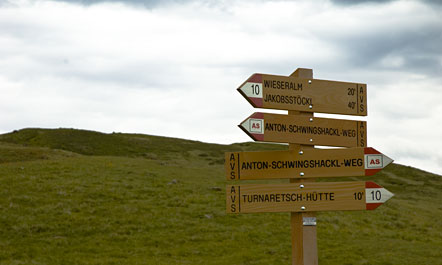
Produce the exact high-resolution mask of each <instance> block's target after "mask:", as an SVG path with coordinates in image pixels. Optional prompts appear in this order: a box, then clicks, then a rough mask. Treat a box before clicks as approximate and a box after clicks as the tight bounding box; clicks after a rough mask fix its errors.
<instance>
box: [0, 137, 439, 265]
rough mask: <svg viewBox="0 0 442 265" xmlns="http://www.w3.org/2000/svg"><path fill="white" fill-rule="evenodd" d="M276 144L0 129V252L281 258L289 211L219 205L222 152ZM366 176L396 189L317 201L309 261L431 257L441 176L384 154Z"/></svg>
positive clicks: (144, 258) (208, 260) (36, 260)
mask: <svg viewBox="0 0 442 265" xmlns="http://www.w3.org/2000/svg"><path fill="white" fill-rule="evenodd" d="M281 148H285V147H284V146H281V145H270V144H255V143H243V144H234V145H214V144H206V143H201V142H194V141H187V140H182V139H173V138H165V137H156V136H148V135H131V134H122V133H114V134H101V133H98V132H89V131H80V130H73V129H58V130H43V129H26V130H20V131H16V132H14V133H10V134H5V135H0V187H2V188H1V189H0V213H1V215H0V235H1V237H0V264H290V258H291V251H290V223H289V214H288V213H261V214H242V215H227V214H225V185H226V184H227V181H226V180H225V177H224V169H223V155H224V152H226V151H234V150H264V149H268V150H274V149H281ZM363 179H364V178H328V179H325V180H322V181H341V180H363ZM366 179H367V180H368V179H371V180H374V181H375V182H377V183H379V184H381V185H383V186H384V187H386V188H387V189H388V190H390V191H392V192H393V193H395V197H393V198H392V199H391V200H389V201H388V202H387V203H386V204H384V205H383V206H381V207H379V208H378V209H376V210H374V211H348V212H346V211H341V212H320V213H318V214H317V218H318V226H317V229H318V253H319V263H320V264H340V265H342V264H442V205H441V203H440V202H441V201H442V179H441V176H438V175H434V174H431V173H427V172H424V171H420V170H417V169H414V168H410V167H404V166H401V165H396V164H393V165H390V166H388V167H387V168H386V169H384V170H383V171H382V172H380V173H378V174H377V175H375V177H374V178H366ZM243 183H247V181H244V182H243Z"/></svg>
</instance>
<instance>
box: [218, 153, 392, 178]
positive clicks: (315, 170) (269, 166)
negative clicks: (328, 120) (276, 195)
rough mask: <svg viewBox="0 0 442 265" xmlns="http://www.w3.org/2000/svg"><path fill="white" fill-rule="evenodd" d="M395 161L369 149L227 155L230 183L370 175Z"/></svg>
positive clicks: (226, 163) (226, 167)
mask: <svg viewBox="0 0 442 265" xmlns="http://www.w3.org/2000/svg"><path fill="white" fill-rule="evenodd" d="M391 162H393V160H392V159H391V158H389V157H388V156H386V155H384V154H382V153H380V152H379V151H377V150H376V149H374V148H370V147H365V148H363V147H355V148H339V149H306V150H300V149H298V150H289V151H265V152H227V153H225V163H224V166H225V172H226V179H227V180H240V179H241V180H246V179H284V178H313V177H336V176H341V177H347V176H349V177H350V176H371V175H374V174H375V173H376V172H378V171H380V170H382V169H383V168H384V167H386V166H387V165H389V164H390V163H391Z"/></svg>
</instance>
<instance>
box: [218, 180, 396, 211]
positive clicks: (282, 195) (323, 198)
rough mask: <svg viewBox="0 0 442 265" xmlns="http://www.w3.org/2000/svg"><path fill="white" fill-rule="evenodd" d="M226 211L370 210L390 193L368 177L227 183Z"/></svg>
mask: <svg viewBox="0 0 442 265" xmlns="http://www.w3.org/2000/svg"><path fill="white" fill-rule="evenodd" d="M226 191H227V194H226V195H227V196H226V209H227V213H268V212H306V211H309V212H317V211H343V210H374V209H376V208H377V207H379V206H380V205H381V204H383V203H384V202H386V201H387V200H388V199H390V198H391V197H392V196H393V194H392V193H391V192H389V191H388V190H386V189H385V188H383V187H381V186H380V185H378V184H376V183H374V182H370V181H351V182H350V181H347V182H310V183H297V184H293V183H291V184H249V185H229V186H227V188H226Z"/></svg>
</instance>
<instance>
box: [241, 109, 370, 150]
mask: <svg viewBox="0 0 442 265" xmlns="http://www.w3.org/2000/svg"><path fill="white" fill-rule="evenodd" d="M239 127H240V128H241V129H242V130H243V131H244V132H246V133H247V134H248V135H249V136H250V137H251V138H252V139H253V140H255V141H264V142H282V143H294V144H307V145H325V146H341V147H366V144H367V140H366V139H367V123H366V122H365V121H354V120H341V119H329V118H314V117H306V116H289V115H281V114H270V113H261V112H255V113H253V114H252V115H251V116H250V117H248V118H247V119H246V120H244V121H243V122H241V124H240V125H239Z"/></svg>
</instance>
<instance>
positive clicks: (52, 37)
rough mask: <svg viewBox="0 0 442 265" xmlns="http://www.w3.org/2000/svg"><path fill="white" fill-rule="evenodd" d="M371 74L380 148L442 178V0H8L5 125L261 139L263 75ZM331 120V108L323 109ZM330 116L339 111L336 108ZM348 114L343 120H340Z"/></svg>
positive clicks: (1, 105)
mask: <svg viewBox="0 0 442 265" xmlns="http://www.w3.org/2000/svg"><path fill="white" fill-rule="evenodd" d="M298 67H303V68H311V69H313V75H314V78H318V79H328V80H339V81H349V82H360V83H366V84H367V89H368V113H369V114H368V116H367V117H355V116H340V117H339V118H347V119H348V118H349V119H361V120H366V121H367V122H368V145H369V146H372V147H374V148H376V149H378V150H379V151H381V152H383V153H385V154H386V155H388V156H390V157H392V158H393V159H394V160H395V162H397V163H400V164H404V165H409V166H413V167H417V168H421V169H424V170H427V171H431V172H434V173H438V174H442V4H440V3H439V1H425V0H421V1H418V0H416V1H379V0H378V1H350V0H334V1H332V0H317V1H302V0H300V1H266V0H242V1H233V0H221V1H217V0H166V1H159V0H158V1H157V0H131V1H118V0H108V1H106V0H93V1H86V0H58V1H46V0H41V1H40V0H0V113H1V115H0V133H6V132H10V131H12V130H16V129H21V128H26V127H43V128H59V127H67V128H79V129H88V130H96V131H101V132H113V131H115V132H126V133H132V132H137V133H144V134H153V135H164V136H172V137H179V138H186V139H193V140H200V141H205V142H212V143H233V142H243V141H250V138H249V137H248V136H247V135H246V134H244V133H243V132H242V131H241V130H240V129H239V128H238V127H237V125H238V124H239V123H240V122H241V121H242V120H243V119H245V118H246V117H247V116H249V115H250V114H251V113H253V112H254V111H263V112H277V111H272V110H259V109H256V110H255V109H253V108H252V106H251V105H250V104H249V103H248V102H247V101H246V100H245V99H244V98H242V96H241V95H240V94H239V93H238V92H237V91H236V88H237V87H238V86H239V85H240V84H241V83H242V82H243V81H245V80H246V79H247V78H248V77H249V76H250V75H251V74H252V73H267V74H276V75H289V74H291V73H292V72H293V71H294V70H295V69H296V68H298ZM317 116H322V117H324V116H327V115H317ZM327 117H330V116H327ZM332 117H336V116H332Z"/></svg>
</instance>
